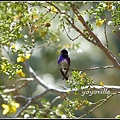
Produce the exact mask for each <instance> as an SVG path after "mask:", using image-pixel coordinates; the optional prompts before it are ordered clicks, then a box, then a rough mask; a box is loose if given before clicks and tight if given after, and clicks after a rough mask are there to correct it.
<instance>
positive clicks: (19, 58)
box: [17, 54, 31, 62]
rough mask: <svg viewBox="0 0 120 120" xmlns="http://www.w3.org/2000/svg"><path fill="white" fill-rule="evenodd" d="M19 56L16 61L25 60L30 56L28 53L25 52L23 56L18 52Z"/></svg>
mask: <svg viewBox="0 0 120 120" xmlns="http://www.w3.org/2000/svg"><path fill="white" fill-rule="evenodd" d="M18 56H19V57H18V58H17V62H24V61H25V60H28V59H29V58H30V56H31V55H30V54H27V55H26V56H24V55H23V54H19V55H18Z"/></svg>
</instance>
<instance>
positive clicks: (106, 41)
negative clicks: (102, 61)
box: [104, 21, 108, 48]
mask: <svg viewBox="0 0 120 120" xmlns="http://www.w3.org/2000/svg"><path fill="white" fill-rule="evenodd" d="M104 33H105V39H106V44H107V45H106V46H107V48H108V38H107V31H106V21H105V24H104Z"/></svg>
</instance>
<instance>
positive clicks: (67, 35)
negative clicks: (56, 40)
mask: <svg viewBox="0 0 120 120" xmlns="http://www.w3.org/2000/svg"><path fill="white" fill-rule="evenodd" d="M63 27H64V30H65V33H66V35H67V36H68V38H69V39H70V40H72V41H74V40H76V39H78V38H79V37H80V36H81V35H78V36H77V37H75V38H74V39H73V38H71V37H70V36H69V34H68V32H67V30H66V28H65V24H64V22H63Z"/></svg>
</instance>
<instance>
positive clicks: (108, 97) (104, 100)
mask: <svg viewBox="0 0 120 120" xmlns="http://www.w3.org/2000/svg"><path fill="white" fill-rule="evenodd" d="M117 94H120V93H118V92H116V93H113V94H111V95H109V96H107V97H106V99H102V100H103V101H102V102H101V103H100V104H98V105H96V106H95V107H94V108H92V109H91V110H89V111H88V112H87V113H85V114H83V115H81V116H80V117H79V118H83V117H84V116H86V115H87V114H88V113H91V112H92V111H94V110H95V109H96V108H98V107H99V106H101V105H102V104H103V103H105V102H106V101H107V100H108V99H110V98H111V97H112V96H114V95H117Z"/></svg>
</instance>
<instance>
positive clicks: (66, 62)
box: [57, 49, 70, 80]
mask: <svg viewBox="0 0 120 120" xmlns="http://www.w3.org/2000/svg"><path fill="white" fill-rule="evenodd" d="M57 63H58V65H59V68H60V72H61V74H62V76H63V80H64V79H66V80H68V77H69V74H70V72H69V67H70V58H69V56H68V51H67V50H66V49H63V50H61V53H60V56H59V58H58V62H57Z"/></svg>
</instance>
